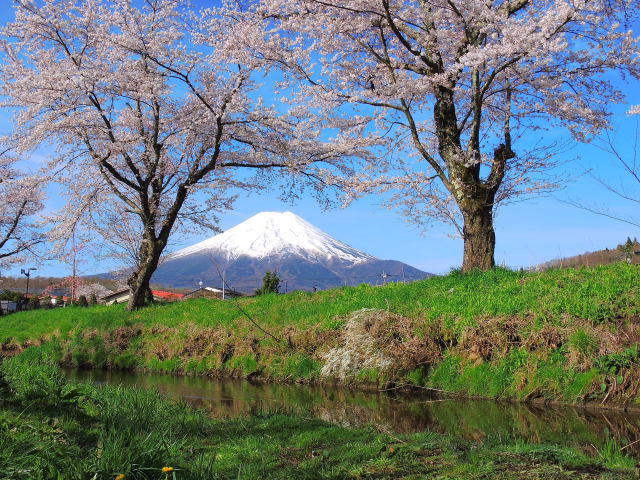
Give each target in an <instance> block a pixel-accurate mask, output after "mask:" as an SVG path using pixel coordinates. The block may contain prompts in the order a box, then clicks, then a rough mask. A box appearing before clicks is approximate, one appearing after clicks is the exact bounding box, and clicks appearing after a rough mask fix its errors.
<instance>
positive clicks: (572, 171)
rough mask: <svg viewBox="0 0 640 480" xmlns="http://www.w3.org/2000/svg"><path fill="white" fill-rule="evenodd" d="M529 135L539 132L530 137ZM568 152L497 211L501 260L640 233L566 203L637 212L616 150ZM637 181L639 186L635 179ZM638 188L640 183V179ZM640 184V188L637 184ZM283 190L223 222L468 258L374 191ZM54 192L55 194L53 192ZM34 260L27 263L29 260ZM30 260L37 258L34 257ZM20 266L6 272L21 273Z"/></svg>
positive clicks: (537, 256) (447, 264) (628, 149)
mask: <svg viewBox="0 0 640 480" xmlns="http://www.w3.org/2000/svg"><path fill="white" fill-rule="evenodd" d="M2 3H3V5H2V6H0V23H5V22H6V21H7V20H8V19H10V18H11V16H12V12H11V7H10V5H9V2H2ZM623 89H624V90H625V92H626V93H627V95H628V97H629V98H628V100H629V101H628V105H633V104H640V83H639V82H637V81H636V82H633V83H629V84H624V86H623ZM628 105H625V106H618V107H616V109H615V112H614V120H613V125H614V133H613V135H615V138H616V139H617V142H616V144H617V145H618V148H619V150H620V151H621V153H623V154H625V155H633V150H634V138H635V132H636V129H637V128H638V121H639V120H640V116H637V117H631V116H629V115H627V114H626V110H627V108H628ZM9 128H11V124H10V120H9V118H8V116H7V114H6V113H5V112H0V131H1V132H6V131H7V130H8V129H9ZM533 135H553V136H554V137H556V136H563V135H564V136H565V137H564V138H568V134H566V133H565V132H562V131H551V132H546V133H545V132H534V133H533ZM528 140H531V141H533V140H535V139H533V138H531V137H529V139H528ZM39 155H42V156H46V155H47V152H46V151H45V150H43V151H39V152H38V155H36V156H35V157H34V159H33V164H37V163H38V162H39V161H41V159H40V160H39V159H38V156H39ZM563 159H564V160H572V161H569V162H568V163H566V164H564V165H563V166H562V167H561V168H559V169H558V171H557V173H558V175H559V176H560V177H561V178H564V179H566V180H568V181H569V183H568V184H567V186H566V188H565V189H563V190H561V191H558V192H555V193H554V194H553V195H551V196H547V197H544V198H534V199H530V200H528V201H526V202H520V203H516V204H513V205H510V206H506V207H504V208H503V209H502V210H500V212H499V214H498V217H497V218H496V236H497V248H496V261H497V262H498V263H499V264H504V265H507V266H511V267H527V266H531V265H535V264H538V263H541V262H544V261H547V260H550V259H553V258H557V257H561V256H570V255H574V254H579V253H583V252H585V251H589V250H596V249H601V248H605V247H614V246H615V245H616V244H618V243H620V242H622V241H623V240H624V239H626V237H627V236H631V237H634V236H638V237H640V232H639V231H638V230H639V229H638V228H636V227H633V226H631V225H627V224H624V223H620V222H617V221H614V220H611V219H608V218H605V217H601V216H597V215H594V214H592V213H589V212H586V211H584V210H580V209H578V208H575V207H573V206H571V205H568V204H566V203H565V201H566V200H568V199H570V200H575V201H578V202H583V203H586V204H590V205H598V206H602V207H606V208H608V209H609V210H610V211H611V212H615V213H617V214H620V215H622V216H625V215H626V216H632V215H633V214H634V210H633V205H632V204H631V203H630V202H625V201H623V200H621V199H619V198H618V197H616V196H614V195H612V194H611V193H609V192H607V191H606V190H605V189H604V188H603V187H602V186H600V185H598V183H597V182H595V181H594V180H593V179H592V178H591V177H589V176H588V175H587V176H585V175H582V173H583V172H584V170H585V169H593V171H594V172H595V173H596V174H597V175H598V176H600V177H603V178H605V179H608V180H609V181H611V182H613V183H615V182H618V181H623V182H624V176H623V174H622V173H621V170H620V169H619V168H617V166H616V165H615V163H613V161H612V159H611V157H610V156H609V155H607V154H605V153H603V151H602V150H601V149H599V148H598V147H597V146H595V145H593V144H588V145H582V144H574V146H573V148H572V149H570V150H569V151H568V152H566V153H564V154H563ZM630 186H632V185H631V184H630ZM635 188H636V189H637V185H636V186H635ZM636 192H637V190H636ZM277 196H278V195H277V192H271V193H269V192H267V193H264V194H261V195H256V194H252V195H251V196H249V197H246V196H244V197H240V198H239V200H238V202H237V203H236V208H235V210H234V211H231V212H228V213H226V214H223V215H221V217H220V218H221V223H220V226H221V228H222V229H228V228H230V227H233V226H234V225H236V224H238V223H240V222H242V221H244V220H246V219H247V218H249V217H251V216H252V215H255V214H256V213H258V212H261V211H285V210H289V211H292V212H294V213H296V214H297V215H299V216H301V217H302V218H304V219H305V220H307V221H309V222H311V223H312V224H314V225H316V226H317V227H319V228H321V229H322V230H324V231H326V232H327V233H329V234H330V235H332V236H333V237H335V238H337V239H339V240H341V241H343V242H346V243H348V244H350V245H351V246H353V247H355V248H357V249H360V250H363V251H365V252H367V253H370V254H372V255H375V256H377V257H380V258H385V259H394V260H401V261H403V262H406V263H408V264H410V265H413V266H415V267H417V268H420V269H422V270H426V271H429V272H434V273H446V272H447V271H449V270H450V269H451V268H453V267H456V266H459V265H460V264H461V262H462V240H460V239H457V238H452V237H451V235H452V234H453V233H454V231H453V229H452V227H449V226H447V225H441V224H433V225H432V227H431V228H430V229H429V230H428V231H426V232H425V233H424V234H421V233H420V232H419V230H418V229H417V228H416V227H414V226H412V225H410V224H409V223H407V222H406V221H405V220H404V219H403V218H402V217H401V216H400V215H399V214H398V213H397V212H394V211H390V210H385V209H383V208H381V207H380V206H379V205H378V204H379V202H380V199H379V198H376V197H368V198H365V199H362V200H359V201H357V202H355V203H353V204H352V205H351V206H349V207H348V208H345V209H339V210H331V211H322V210H321V209H320V208H319V206H318V205H317V203H315V201H314V200H313V199H311V198H305V199H303V200H301V201H299V202H297V203H296V204H294V205H290V204H286V203H283V202H281V201H279V200H278V199H277ZM53 197H55V194H54V195H53ZM60 205H61V201H60V200H59V199H57V198H50V199H49V201H48V207H49V208H56V207H58V206H60ZM207 236H210V235H206V234H205V235H199V236H193V237H188V238H184V239H181V241H180V242H179V243H176V248H179V247H183V246H187V245H189V244H192V243H195V242H197V241H200V240H202V239H204V238H206V237H207ZM23 266H27V265H23ZM28 266H31V265H30V264H29V265H28ZM105 268H107V266H106V265H104V264H102V265H99V264H96V263H95V261H94V260H93V259H92V258H90V257H89V256H88V255H85V258H84V262H83V264H82V266H81V270H82V272H81V273H84V274H90V273H95V272H97V271H101V270H102V271H103V270H104V269H105ZM19 269H20V266H18V267H16V268H15V269H13V270H11V271H5V272H2V274H3V275H7V274H14V275H15V274H17V273H19ZM68 270H69V269H68V267H67V266H66V265H61V264H56V263H51V264H48V265H42V266H40V267H39V270H38V274H40V275H68V274H69V271H68Z"/></svg>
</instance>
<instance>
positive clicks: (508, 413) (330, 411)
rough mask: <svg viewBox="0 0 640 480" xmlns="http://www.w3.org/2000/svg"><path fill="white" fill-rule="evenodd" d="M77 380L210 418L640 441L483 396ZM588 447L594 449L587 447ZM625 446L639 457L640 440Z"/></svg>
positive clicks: (599, 425) (626, 420)
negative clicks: (167, 400)
mask: <svg viewBox="0 0 640 480" xmlns="http://www.w3.org/2000/svg"><path fill="white" fill-rule="evenodd" d="M71 375H72V376H75V377H77V378H80V379H83V380H92V381H99V382H105V383H120V384H124V385H129V386H137V387H141V388H151V389H156V390H159V391H160V392H162V393H165V394H167V395H169V396H171V397H173V398H177V399H184V400H186V401H188V402H189V403H191V404H193V405H194V406H196V407H199V408H204V409H207V410H208V411H209V412H210V413H211V416H212V417H216V418H229V417H237V416H239V415H243V414H248V413H270V412H285V413H291V414H300V415H313V416H316V417H319V418H322V419H323V420H326V421H329V422H332V423H336V424H339V425H342V426H345V427H351V428H358V427H367V426H373V427H375V428H377V429H379V430H381V431H385V432H395V433H412V432H419V431H425V430H430V431H434V432H439V433H448V434H454V435H459V436H461V437H464V438H467V439H469V440H472V441H484V442H504V441H505V440H511V439H520V440H525V441H528V442H533V443H552V444H559V445H572V446H582V447H587V446H590V445H594V446H595V447H597V448H600V447H601V446H602V445H603V444H604V443H605V442H606V441H607V440H608V439H611V438H613V439H615V440H616V441H617V442H618V443H619V444H620V445H623V446H624V445H629V444H630V443H632V442H634V441H636V440H639V439H640V416H638V415H625V414H622V413H616V412H607V411H603V410H584V409H577V408H569V407H564V408H559V407H542V406H532V405H522V404H514V403H506V402H496V401H488V400H452V399H446V400H442V399H440V400H439V399H434V398H428V397H425V396H424V395H421V396H419V395H388V394H383V393H379V392H361V391H357V392H356V391H352V390H349V389H341V388H330V387H326V386H325V387H317V386H309V385H280V384H252V383H250V382H247V381H234V380H224V381H218V380H212V379H209V378H204V377H177V376H170V375H134V374H130V373H121V372H100V371H89V372H72V373H71ZM591 448H593V447H591ZM626 451H629V453H635V454H636V455H638V456H640V442H639V443H637V444H634V445H633V446H631V447H629V448H628V449H627V450H626Z"/></svg>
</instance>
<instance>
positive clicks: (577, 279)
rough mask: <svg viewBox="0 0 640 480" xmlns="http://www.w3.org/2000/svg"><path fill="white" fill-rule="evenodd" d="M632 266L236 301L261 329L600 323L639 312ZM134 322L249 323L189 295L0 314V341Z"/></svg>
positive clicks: (636, 272)
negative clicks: (385, 316) (369, 320)
mask: <svg viewBox="0 0 640 480" xmlns="http://www.w3.org/2000/svg"><path fill="white" fill-rule="evenodd" d="M638 300H640V269H639V268H638V267H637V266H635V265H628V264H626V263H619V264H615V265H608V266H602V267H596V268H583V269H579V270H573V269H566V270H550V271H547V272H543V273H525V272H514V271H509V270H505V269H496V270H493V271H490V272H484V273H483V272H474V273H469V274H460V273H452V274H450V275H447V276H443V277H434V278H430V279H427V280H423V281H418V282H414V283H410V284H388V285H386V286H378V287H373V286H369V285H364V284H363V285H361V286H359V287H344V288H339V289H335V290H328V291H321V292H316V293H310V292H293V293H289V294H286V295H276V294H269V295H263V296H260V297H255V298H247V299H240V300H236V301H237V302H238V303H239V304H240V306H241V307H242V308H243V309H244V310H246V311H247V312H248V313H249V314H250V315H251V316H252V317H253V318H255V319H256V320H257V321H258V322H259V323H261V324H262V325H264V326H265V327H271V328H275V329H276V330H277V329H278V328H284V327H286V326H289V325H296V326H298V327H300V328H304V327H310V326H316V325H320V326H325V327H326V328H327V329H335V328H339V327H340V324H336V317H341V316H345V315H348V314H349V313H351V312H353V311H355V310H359V309H362V308H374V309H384V310H387V309H388V310H390V311H392V312H395V313H397V314H400V315H404V316H407V317H411V318H424V319H425V320H433V319H438V318H455V319H458V320H475V319H478V318H481V317H487V316H502V315H533V316H534V317H536V318H538V319H541V320H546V319H550V318H557V317H559V316H561V315H568V316H571V317H579V318H586V319H589V320H591V321H593V322H596V323H598V322H606V321H608V320H610V319H612V318H616V317H618V316H621V315H623V316H624V315H627V316H631V315H635V314H638V313H640V302H639V301H638ZM136 323H142V324H144V325H154V324H161V325H165V326H169V327H173V326H179V325H182V324H185V323H193V324H196V325H200V326H208V327H218V326H222V327H230V328H234V329H238V330H240V331H242V330H248V329H250V328H252V327H251V324H250V323H249V322H248V321H247V320H246V318H245V317H244V316H243V314H242V313H241V312H240V311H239V310H238V308H237V307H236V306H235V305H234V301H224V302H223V301H217V300H208V299H194V300H189V301H186V302H180V303H174V304H167V305H155V306H151V307H148V308H145V309H143V310H140V311H138V312H127V311H125V309H124V307H123V306H96V307H91V308H80V307H72V308H65V309H53V310H36V311H29V312H23V313H19V314H15V315H8V316H6V317H3V318H2V319H0V342H4V341H7V340H9V339H11V338H13V339H15V340H17V341H24V340H28V339H37V338H41V337H43V336H47V335H51V334H53V333H54V332H60V333H62V334H65V333H68V332H70V331H71V330H83V329H88V328H97V329H113V328H115V327H118V326H126V325H133V324H136Z"/></svg>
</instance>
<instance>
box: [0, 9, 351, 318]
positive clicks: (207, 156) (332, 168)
mask: <svg viewBox="0 0 640 480" xmlns="http://www.w3.org/2000/svg"><path fill="white" fill-rule="evenodd" d="M14 5H15V21H13V22H11V23H10V24H9V25H8V26H7V27H6V28H5V30H4V32H3V37H4V38H5V40H4V42H3V47H4V53H5V55H4V57H5V58H4V62H3V65H2V67H1V71H0V74H1V81H2V95H3V96H4V97H5V98H6V101H5V102H4V105H5V106H7V107H11V108H13V109H14V111H16V116H15V123H16V127H15V132H14V135H13V137H12V141H13V142H15V144H16V145H18V146H19V147H20V149H21V150H24V151H27V150H30V149H33V148H35V147H37V146H40V145H49V146H55V147H56V151H55V154H54V155H52V157H53V158H52V159H51V163H50V165H49V166H48V169H49V171H52V172H55V173H56V175H57V177H56V178H57V180H58V181H59V182H60V183H61V184H62V185H63V186H64V189H65V192H66V194H67V195H68V202H67V206H66V207H65V209H64V210H63V211H62V212H61V215H60V216H59V217H58V221H57V222H56V223H57V228H56V230H55V231H56V232H57V235H58V236H59V238H58V240H60V239H62V240H64V239H66V238H68V237H69V235H70V234H71V232H75V231H76V229H77V226H78V225H82V224H83V222H90V220H87V215H89V214H93V218H94V219H95V218H96V212H97V215H98V217H100V213H99V210H100V209H101V208H112V207H111V206H112V205H113V202H116V204H117V205H118V210H112V211H110V212H104V214H103V215H102V216H103V218H105V217H106V216H107V214H112V213H114V212H122V214H123V215H127V216H128V215H133V216H135V217H137V219H138V227H139V231H140V234H141V238H140V242H139V247H138V252H137V254H136V262H137V265H136V268H135V269H134V271H133V273H132V274H131V276H130V277H129V279H128V285H129V287H130V292H131V296H130V301H129V308H130V309H136V308H139V307H141V306H142V305H144V303H145V302H146V301H147V300H148V299H149V298H150V290H149V282H150V280H151V277H152V275H153V273H154V271H155V270H156V268H157V266H158V262H159V259H160V257H161V255H162V253H163V252H164V250H165V249H166V246H167V243H168V241H169V238H170V235H171V233H172V232H173V231H174V230H175V229H176V228H177V227H179V226H180V225H183V224H184V225H186V224H195V225H200V226H203V227H213V226H215V220H216V218H215V212H216V211H221V210H222V211H223V210H226V209H228V208H230V207H231V204H232V202H233V199H234V197H235V195H236V193H237V192H238V191H239V190H243V189H244V190H248V191H252V190H254V189H258V188H265V187H266V186H278V185H280V186H282V190H281V191H282V192H283V194H284V195H288V194H291V195H295V193H296V192H298V191H299V188H298V187H301V186H306V185H312V188H313V191H314V192H316V193H319V194H322V192H324V189H325V188H327V186H331V185H332V184H334V183H335V182H334V181H333V180H332V179H333V178H334V176H336V175H339V174H344V173H348V171H349V169H348V168H347V167H346V166H345V165H346V163H345V162H343V161H342V160H343V159H344V158H348V157H350V156H351V155H352V154H353V153H354V152H352V150H354V147H353V146H352V145H357V143H356V142H352V141H351V140H350V139H349V138H347V137H345V139H344V140H340V139H335V141H333V142H331V143H324V144H322V143H320V142H318V141H317V138H318V126H317V125H315V124H313V122H310V121H308V119H307V118H306V117H305V118H302V117H300V116H298V115H297V114H296V112H293V111H289V110H291V109H288V108H287V106H286V105H285V106H284V107H283V106H281V105H278V104H275V103H274V104H271V105H270V104H267V102H265V101H264V100H263V99H262V98H261V97H260V95H259V93H260V92H259V90H260V89H261V88H262V87H263V86H262V85H261V84H260V83H258V81H259V79H260V75H263V74H265V73H267V72H268V71H269V64H268V62H266V61H265V60H264V59H259V58H257V57H255V56H251V55H248V54H247V51H246V48H245V46H246V45H247V44H251V42H252V41H253V39H256V40H257V39H262V38H263V37H264V35H263V34H262V33H261V26H262V24H261V23H256V22H255V19H251V18H244V17H243V16H242V15H236V13H235V12H233V11H232V10H230V9H228V8H226V7H224V8H217V9H209V10H206V11H197V10H194V9H192V8H191V7H190V6H189V2H188V1H187V0H147V1H145V2H135V1H132V0H15V1H14ZM256 172H257V173H256ZM128 221H129V219H127V222H128ZM105 226H106V225H105ZM136 228H137V227H136ZM103 230H105V229H103ZM106 233H107V235H108V234H109V233H108V231H107V232H106ZM116 236H117V235H116Z"/></svg>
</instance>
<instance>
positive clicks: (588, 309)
mask: <svg viewBox="0 0 640 480" xmlns="http://www.w3.org/2000/svg"><path fill="white" fill-rule="evenodd" d="M639 319H640V269H639V268H638V266H636V265H628V264H626V263H619V264H615V265H608V266H604V267H596V268H584V269H579V270H574V269H566V270H550V271H546V272H541V273H526V272H513V271H508V270H504V269H496V270H494V271H490V272H486V273H480V272H477V273H471V274H460V273H452V274H450V275H447V276H444V277H436V278H431V279H428V280H424V281H420V282H415V283H412V284H406V285H404V284H390V285H386V286H380V287H371V286H367V285H362V286H359V287H355V288H341V289H336V290H330V291H324V292H316V293H308V292H294V293H290V294H287V295H265V296H261V297H256V298H247V299H241V300H237V301H224V302H223V301H218V300H207V299H196V300H190V301H187V302H180V303H175V304H168V305H156V306H152V307H149V308H146V309H144V310H141V311H139V312H126V311H125V310H124V309H123V307H121V306H114V307H104V306H100V307H91V308H66V309H56V310H47V311H43V310H41V311H30V312H24V313H20V314H15V315H10V316H6V317H2V318H0V345H1V346H0V354H2V355H5V356H10V355H14V354H15V353H17V352H19V351H21V350H22V349H24V348H25V347H27V346H29V345H41V346H42V347H41V348H43V349H45V350H47V351H48V352H49V353H50V354H51V355H52V356H53V357H54V358H55V359H56V360H57V361H58V362H60V363H62V364H65V365H70V366H80V367H96V368H121V369H146V370H152V371H162V372H177V373H188V374H206V375H212V376H216V375H219V376H241V377H255V376H260V377H264V378H271V379H279V380H290V381H318V380H324V381H340V382H344V383H367V384H370V385H377V386H389V385H396V386H398V385H414V386H420V387H428V388H436V389H439V390H443V391H446V392H451V393H456V394H463V395H479V396H484V397H491V398H510V399H519V400H534V399H544V400H553V401H561V402H565V403H580V402H584V401H597V402H602V403H605V404H616V405H620V406H625V405H634V404H635V403H637V402H638V398H639V396H638V393H639V389H640V368H639V367H640V350H639V348H638V339H639V338H640V321H639ZM256 323H257V324H258V325H259V326H260V328H258V327H257V326H256Z"/></svg>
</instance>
